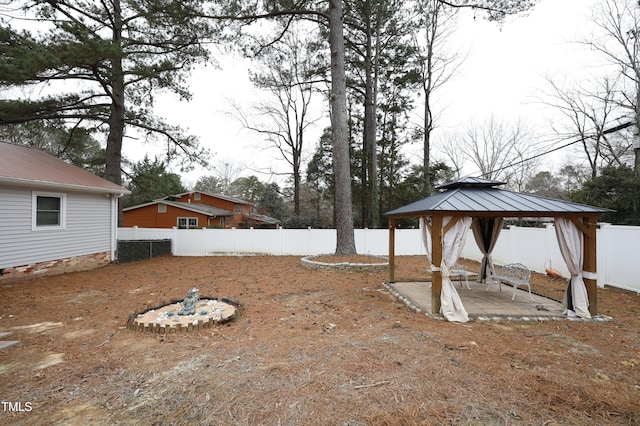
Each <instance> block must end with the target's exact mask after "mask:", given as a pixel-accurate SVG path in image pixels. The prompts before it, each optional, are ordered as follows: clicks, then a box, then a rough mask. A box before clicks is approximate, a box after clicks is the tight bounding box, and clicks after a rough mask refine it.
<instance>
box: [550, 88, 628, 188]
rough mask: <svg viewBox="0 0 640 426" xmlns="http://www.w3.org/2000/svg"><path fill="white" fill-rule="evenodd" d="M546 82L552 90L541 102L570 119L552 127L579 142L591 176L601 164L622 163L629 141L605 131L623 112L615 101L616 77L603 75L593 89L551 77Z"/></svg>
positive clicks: (616, 96) (614, 123) (616, 121)
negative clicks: (570, 85)
mask: <svg viewBox="0 0 640 426" xmlns="http://www.w3.org/2000/svg"><path fill="white" fill-rule="evenodd" d="M547 82H548V83H549V85H550V87H551V93H548V94H546V96H545V98H548V99H545V100H543V102H544V103H546V104H548V105H550V106H553V107H555V108H556V109H557V110H559V111H560V112H561V113H562V114H563V115H564V117H565V118H566V119H567V121H568V123H569V124H567V125H566V126H565V127H564V128H555V131H556V133H558V134H560V135H562V136H563V137H564V138H571V139H575V140H577V141H578V142H579V143H580V144H581V146H582V150H583V151H584V153H585V155H586V158H587V161H588V163H589V168H590V169H591V178H592V179H593V178H595V177H596V176H597V173H598V170H599V169H600V168H601V167H603V166H607V165H614V164H615V165H618V166H620V165H623V164H625V162H624V158H625V155H627V154H628V153H630V152H631V144H630V143H629V141H625V140H624V139H621V138H619V137H616V134H610V133H609V132H608V129H609V128H611V127H613V126H614V125H616V124H618V123H619V121H618V119H619V118H620V117H621V116H623V114H624V113H623V111H621V107H620V103H619V102H618V94H619V90H618V84H617V81H616V80H611V79H609V78H607V77H605V78H603V79H602V80H600V81H597V82H596V83H595V87H594V88H592V89H587V88H585V86H586V85H587V84H589V83H582V85H578V86H577V87H573V88H565V87H564V85H561V83H559V82H556V81H553V80H552V79H551V78H547Z"/></svg>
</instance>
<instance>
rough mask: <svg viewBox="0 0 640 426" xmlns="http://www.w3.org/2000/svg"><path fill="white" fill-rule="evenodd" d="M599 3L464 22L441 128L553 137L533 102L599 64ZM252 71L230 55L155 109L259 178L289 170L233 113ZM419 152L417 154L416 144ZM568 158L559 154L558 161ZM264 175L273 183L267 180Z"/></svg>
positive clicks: (135, 154) (136, 155)
mask: <svg viewBox="0 0 640 426" xmlns="http://www.w3.org/2000/svg"><path fill="white" fill-rule="evenodd" d="M593 1H594V0H542V1H541V2H540V3H539V4H538V5H537V6H536V7H535V8H534V9H533V10H532V11H531V12H530V13H529V14H528V16H524V17H518V18H513V19H509V20H508V21H507V22H506V23H504V24H503V25H498V24H495V23H491V22H487V21H485V20H484V19H482V17H481V16H480V15H479V16H478V18H477V19H475V20H474V19H472V18H470V17H467V18H461V19H460V22H459V24H460V30H459V32H458V33H457V34H456V39H457V42H458V43H459V44H460V48H461V50H464V51H468V52H469V57H468V58H467V60H466V61H465V63H464V65H463V67H462V68H461V73H460V75H458V76H457V77H456V78H455V79H454V80H452V81H451V82H449V83H447V85H446V88H444V89H443V93H441V96H442V97H443V98H445V100H446V104H447V110H446V114H445V115H443V116H442V122H441V126H442V128H448V129H451V128H455V127H456V126H459V125H461V124H463V123H465V122H468V121H469V120H472V119H476V120H482V119H483V117H486V116H488V115H490V114H491V113H493V114H494V115H496V116H499V117H501V118H503V119H505V120H509V119H516V118H518V117H521V118H523V119H526V120H527V121H529V120H531V121H532V122H533V123H535V126H536V128H537V129H539V130H540V131H541V132H542V133H543V134H545V133H546V134H549V133H550V132H551V128H550V125H549V120H552V119H553V113H552V111H548V110H545V108H544V107H543V106H542V105H541V104H540V103H538V102H536V101H535V98H536V96H537V95H539V91H540V90H542V89H544V88H545V87H544V86H545V75H552V76H554V77H555V78H567V79H569V80H571V79H573V78H574V76H576V75H578V74H579V73H581V72H584V71H585V69H586V67H588V66H591V65H593V64H594V63H595V62H594V54H593V52H588V51H586V50H585V49H584V48H582V47H580V46H578V45H577V44H576V43H574V42H575V41H577V40H580V39H584V38H586V37H587V36H588V35H589V34H590V32H591V31H592V25H591V24H590V17H591V10H592V4H593ZM249 67H250V63H249V62H248V61H246V60H243V59H240V58H224V60H223V61H222V62H221V68H220V69H214V68H213V67H207V68H204V69H199V70H197V71H196V72H195V73H194V74H193V76H192V77H191V89H192V92H193V94H194V96H193V100H192V101H191V102H189V103H181V102H179V101H177V100H176V99H174V98H166V97H160V98H159V99H160V102H159V103H158V108H157V112H158V114H160V115H162V116H164V117H167V118H168V119H169V120H170V121H171V122H172V123H175V124H180V125H182V126H184V127H185V128H186V129H188V130H189V131H190V132H191V133H193V134H195V135H197V136H199V138H200V142H201V143H202V145H203V146H205V147H207V148H208V149H210V150H211V152H213V153H214V154H215V155H216V157H215V158H214V159H213V161H212V162H213V164H216V162H218V161H220V160H219V159H222V160H223V161H226V162H230V163H233V164H246V165H247V167H248V170H247V174H255V173H253V172H252V170H251V169H253V168H263V169H266V168H273V169H276V170H279V171H286V170H288V169H287V166H286V164H284V162H282V161H278V160H277V158H278V157H277V154H276V152H275V151H273V150H271V151H264V150H261V148H260V146H261V140H260V139H259V138H258V137H257V136H256V135H255V134H253V133H251V132H249V131H247V130H244V129H243V128H242V126H240V125H239V123H238V122H237V120H235V119H234V118H233V117H232V116H231V115H229V112H230V107H229V104H230V102H231V101H235V102H237V103H238V104H240V105H244V106H245V107H247V108H248V107H249V106H250V105H251V102H252V100H253V99H255V98H256V96H257V93H256V90H255V89H253V88H252V87H251V84H250V83H249V80H248V73H247V69H248V68H249ZM321 130H322V129H321V128H320V127H319V128H317V130H316V132H315V134H312V135H310V136H309V137H308V138H307V143H308V145H307V149H308V152H309V153H311V152H312V151H313V147H312V144H313V145H314V146H315V143H316V142H317V138H318V136H319V134H320V131H321ZM262 145H263V146H264V144H262ZM125 147H127V149H126V152H125V155H127V156H128V157H130V158H132V159H134V160H138V159H140V158H142V157H143V156H144V153H145V152H147V151H149V152H150V154H151V155H152V154H153V152H154V151H153V150H150V148H149V147H148V146H146V147H145V146H139V145H137V144H136V143H134V142H131V141H126V142H125ZM414 151H415V153H416V154H415V155H414V156H417V152H419V149H418V147H416V148H414ZM409 155H413V154H412V153H411V152H410V153H409ZM562 155H563V154H562V153H561V154H556V156H555V158H556V159H557V158H559V157H561V156H562ZM412 160H413V161H415V162H418V161H421V159H419V158H413V159H412ZM549 161H551V160H549ZM209 174H212V173H211V172H210V171H207V170H202V169H197V170H194V171H193V172H190V173H186V174H182V177H183V183H184V184H185V185H186V186H188V187H190V186H192V185H194V184H195V182H196V180H197V179H198V177H200V176H202V175H209ZM258 177H259V178H260V179H261V180H263V181H265V180H267V179H268V176H266V175H258Z"/></svg>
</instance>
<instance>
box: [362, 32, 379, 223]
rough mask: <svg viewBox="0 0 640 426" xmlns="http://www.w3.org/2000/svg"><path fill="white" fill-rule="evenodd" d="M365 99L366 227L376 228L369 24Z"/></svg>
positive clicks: (373, 85) (373, 94)
mask: <svg viewBox="0 0 640 426" xmlns="http://www.w3.org/2000/svg"><path fill="white" fill-rule="evenodd" d="M364 66H365V74H366V76H365V98H364V140H365V147H366V150H365V157H366V159H367V161H366V164H367V189H368V197H367V198H368V204H367V206H366V208H367V215H366V218H367V222H366V224H367V226H368V227H369V228H377V227H378V198H379V194H378V177H377V175H378V156H377V151H378V144H377V141H376V84H377V79H376V76H375V74H376V67H375V64H374V59H373V33H372V28H371V24H370V23H369V25H368V28H367V47H366V53H365V58H364Z"/></svg>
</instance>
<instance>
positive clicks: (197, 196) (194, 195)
mask: <svg viewBox="0 0 640 426" xmlns="http://www.w3.org/2000/svg"><path fill="white" fill-rule="evenodd" d="M193 199H194V200H195V201H200V193H199V192H196V193H195V194H193Z"/></svg>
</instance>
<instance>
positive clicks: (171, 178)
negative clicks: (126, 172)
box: [123, 156, 187, 207]
mask: <svg viewBox="0 0 640 426" xmlns="http://www.w3.org/2000/svg"><path fill="white" fill-rule="evenodd" d="M132 169H133V172H132V174H131V176H130V181H129V182H128V183H127V188H128V189H129V190H130V191H131V194H130V195H127V196H125V197H124V199H123V205H124V207H130V206H135V205H138V204H143V203H147V202H149V201H153V200H157V199H160V198H164V197H166V196H168V195H174V194H181V193H183V192H186V191H187V190H186V189H185V187H184V186H182V182H181V181H180V176H178V175H177V174H175V173H171V172H169V171H167V164H166V163H165V162H164V161H161V160H159V159H158V158H157V157H155V158H154V159H153V160H150V159H149V158H148V157H147V156H145V157H144V159H142V160H141V161H139V162H138V163H136V164H134V165H133V167H132Z"/></svg>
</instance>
